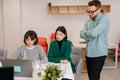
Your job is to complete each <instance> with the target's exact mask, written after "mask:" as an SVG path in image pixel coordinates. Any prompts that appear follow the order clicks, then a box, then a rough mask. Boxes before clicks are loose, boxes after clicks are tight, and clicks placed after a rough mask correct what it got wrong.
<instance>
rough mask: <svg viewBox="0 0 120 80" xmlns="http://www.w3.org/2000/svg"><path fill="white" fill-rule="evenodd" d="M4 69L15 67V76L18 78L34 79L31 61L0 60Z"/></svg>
mask: <svg viewBox="0 0 120 80" xmlns="http://www.w3.org/2000/svg"><path fill="white" fill-rule="evenodd" d="M0 61H1V63H2V65H3V67H7V66H13V67H14V76H16V77H32V71H33V69H32V63H31V61H30V60H13V59H5V60H0Z"/></svg>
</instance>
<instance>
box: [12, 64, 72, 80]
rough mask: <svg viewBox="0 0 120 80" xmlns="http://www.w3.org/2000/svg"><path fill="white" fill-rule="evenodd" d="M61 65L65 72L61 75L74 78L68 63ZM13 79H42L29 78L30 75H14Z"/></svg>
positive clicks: (37, 79)
mask: <svg viewBox="0 0 120 80" xmlns="http://www.w3.org/2000/svg"><path fill="white" fill-rule="evenodd" d="M61 67H65V72H64V75H63V77H64V78H69V79H72V80H74V76H73V73H72V69H71V65H70V63H68V64H61ZM14 80H42V79H40V78H30V77H14Z"/></svg>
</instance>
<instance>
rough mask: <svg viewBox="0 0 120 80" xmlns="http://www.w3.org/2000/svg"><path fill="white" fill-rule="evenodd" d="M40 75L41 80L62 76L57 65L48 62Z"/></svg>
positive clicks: (51, 79) (53, 79)
mask: <svg viewBox="0 0 120 80" xmlns="http://www.w3.org/2000/svg"><path fill="white" fill-rule="evenodd" d="M41 76H42V79H43V80H57V79H58V78H60V77H61V76H62V70H60V69H59V67H58V65H54V64H49V65H47V66H46V69H45V71H44V73H43V74H42V75H41Z"/></svg>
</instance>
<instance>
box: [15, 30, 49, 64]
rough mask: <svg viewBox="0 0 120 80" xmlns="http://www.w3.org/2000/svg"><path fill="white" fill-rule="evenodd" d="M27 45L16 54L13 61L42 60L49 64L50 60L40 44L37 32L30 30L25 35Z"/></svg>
mask: <svg viewBox="0 0 120 80" xmlns="http://www.w3.org/2000/svg"><path fill="white" fill-rule="evenodd" d="M24 43H25V45H23V46H21V47H20V48H19V49H18V50H17V51H16V52H15V53H14V54H13V59H21V60H24V59H27V60H31V61H36V60H42V61H43V62H48V58H47V56H46V54H45V52H44V50H43V48H42V47H41V46H40V45H37V44H38V37H37V34H36V32H34V31H32V30H29V31H27V32H26V33H25V35H24Z"/></svg>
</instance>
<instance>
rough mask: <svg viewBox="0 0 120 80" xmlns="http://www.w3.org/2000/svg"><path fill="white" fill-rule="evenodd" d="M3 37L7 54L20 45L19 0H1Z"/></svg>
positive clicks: (9, 54)
mask: <svg viewBox="0 0 120 80" xmlns="http://www.w3.org/2000/svg"><path fill="white" fill-rule="evenodd" d="M3 13H4V15H3V16H4V36H5V37H4V38H5V48H6V49H7V50H8V56H11V54H12V53H13V52H14V51H15V50H16V47H18V46H20V45H21V41H22V39H21V34H22V30H21V18H20V2H19V0H3Z"/></svg>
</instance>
